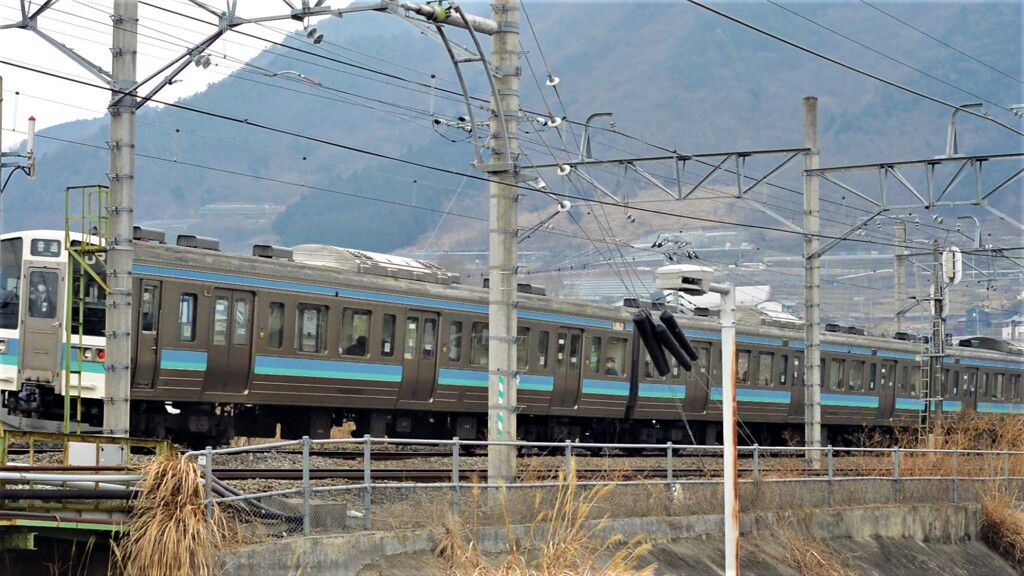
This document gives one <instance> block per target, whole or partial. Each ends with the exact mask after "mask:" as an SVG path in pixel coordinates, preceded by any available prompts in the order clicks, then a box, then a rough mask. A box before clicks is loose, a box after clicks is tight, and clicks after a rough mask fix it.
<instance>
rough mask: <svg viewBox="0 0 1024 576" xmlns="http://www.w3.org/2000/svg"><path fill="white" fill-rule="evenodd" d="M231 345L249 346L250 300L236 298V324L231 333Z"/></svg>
mask: <svg viewBox="0 0 1024 576" xmlns="http://www.w3.org/2000/svg"><path fill="white" fill-rule="evenodd" d="M231 332H232V333H231V343H232V344H234V345H235V346H248V345H249V299H248V298H235V324H234V326H233V327H232V331H231Z"/></svg>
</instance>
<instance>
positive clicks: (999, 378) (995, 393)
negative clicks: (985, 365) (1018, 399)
mask: <svg viewBox="0 0 1024 576" xmlns="http://www.w3.org/2000/svg"><path fill="white" fill-rule="evenodd" d="M993 380H995V383H994V384H993V386H992V397H993V398H995V399H996V400H1002V399H1003V374H1002V372H999V373H997V374H996V375H995V378H993Z"/></svg>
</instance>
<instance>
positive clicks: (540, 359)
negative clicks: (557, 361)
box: [537, 330, 551, 368]
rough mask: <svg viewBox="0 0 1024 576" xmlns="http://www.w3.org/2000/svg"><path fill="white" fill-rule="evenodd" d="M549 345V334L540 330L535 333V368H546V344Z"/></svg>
mask: <svg viewBox="0 0 1024 576" xmlns="http://www.w3.org/2000/svg"><path fill="white" fill-rule="evenodd" d="M550 343H551V333H550V332H548V331H547V330H541V331H540V332H538V333H537V367H538V368H547V367H548V344H550Z"/></svg>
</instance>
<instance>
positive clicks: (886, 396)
mask: <svg viewBox="0 0 1024 576" xmlns="http://www.w3.org/2000/svg"><path fill="white" fill-rule="evenodd" d="M878 371H879V372H878V374H879V378H878V391H877V392H876V393H877V394H878V415H877V416H876V417H877V418H878V419H879V420H892V417H893V413H894V412H895V410H896V363H895V362H891V361H888V360H886V361H883V362H881V363H880V365H879V367H878Z"/></svg>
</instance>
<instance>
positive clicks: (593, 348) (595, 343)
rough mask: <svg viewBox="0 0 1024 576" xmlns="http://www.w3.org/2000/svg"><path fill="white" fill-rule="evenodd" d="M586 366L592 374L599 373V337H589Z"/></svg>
mask: <svg viewBox="0 0 1024 576" xmlns="http://www.w3.org/2000/svg"><path fill="white" fill-rule="evenodd" d="M587 368H588V369H589V370H590V372H591V373H592V374H600V373H601V337H600V336H591V337H590V354H588V355H587Z"/></svg>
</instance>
